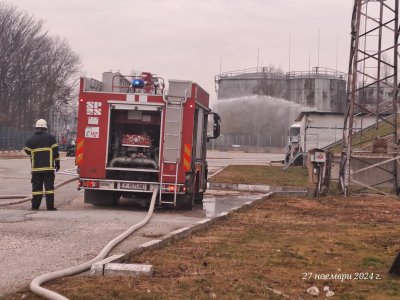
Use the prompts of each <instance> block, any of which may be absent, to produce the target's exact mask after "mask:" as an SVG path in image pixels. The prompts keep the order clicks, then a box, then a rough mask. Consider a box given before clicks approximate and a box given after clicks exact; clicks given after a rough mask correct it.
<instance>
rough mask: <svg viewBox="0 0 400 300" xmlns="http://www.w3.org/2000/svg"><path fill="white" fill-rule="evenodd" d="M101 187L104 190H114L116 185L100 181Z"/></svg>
mask: <svg viewBox="0 0 400 300" xmlns="http://www.w3.org/2000/svg"><path fill="white" fill-rule="evenodd" d="M100 187H101V188H103V189H113V188H114V184H113V183H112V182H101V181H100Z"/></svg>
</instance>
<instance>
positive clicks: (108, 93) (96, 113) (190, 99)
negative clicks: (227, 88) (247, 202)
mask: <svg viewBox="0 0 400 300" xmlns="http://www.w3.org/2000/svg"><path fill="white" fill-rule="evenodd" d="M210 115H212V116H213V118H210V119H212V122H213V125H212V126H213V130H212V133H213V134H212V135H211V136H207V132H208V131H207V127H208V123H209V122H208V117H209V116H210ZM219 123H220V117H219V115H218V114H216V113H214V112H211V110H210V108H209V95H208V94H207V92H205V91H204V90H203V89H202V88H201V87H200V86H199V85H198V84H196V83H194V82H191V81H182V80H170V81H169V84H168V93H166V88H165V85H164V80H163V79H162V78H160V77H156V76H154V75H153V74H151V73H147V72H146V73H141V74H140V75H135V76H125V75H121V74H120V73H113V72H105V73H103V80H102V81H98V80H94V79H89V78H81V79H80V93H79V110H78V131H77V142H76V158H75V159H76V165H77V167H78V172H79V187H80V188H81V189H84V201H85V203H92V204H97V205H116V204H117V203H118V201H119V199H120V197H121V196H124V197H131V196H141V197H142V198H148V199H150V196H151V194H152V192H153V189H154V187H155V186H158V187H159V198H158V201H159V204H160V205H162V204H169V205H173V206H175V207H178V208H182V209H191V208H192V207H193V205H194V203H195V201H199V202H201V201H202V199H203V193H204V192H205V190H206V188H207V161H206V151H207V149H206V143H207V141H208V140H209V139H214V138H217V137H218V136H219V132H220V124H219Z"/></svg>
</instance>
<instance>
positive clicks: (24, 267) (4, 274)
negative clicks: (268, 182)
mask: <svg viewBox="0 0 400 300" xmlns="http://www.w3.org/2000/svg"><path fill="white" fill-rule="evenodd" d="M209 157H210V158H209V160H208V161H209V166H210V169H211V170H213V171H214V172H215V171H217V170H219V169H221V168H223V167H224V166H226V165H228V164H268V163H269V162H270V161H274V160H279V159H282V158H283V155H268V154H245V153H240V152H216V151H211V152H210V153H209ZM61 168H62V170H61V172H59V173H57V175H56V183H58V182H61V181H64V180H66V179H68V178H71V176H73V173H74V159H73V158H62V161H61ZM213 171H211V172H210V173H212V172H213ZM30 189H31V185H30V171H29V160H28V159H27V158H18V159H2V158H1V157H0V191H1V192H0V194H1V195H29V194H30V192H31V191H30ZM255 197H259V195H254V194H243V193H241V194H240V193H238V192H228V191H208V192H207V193H206V195H205V199H204V201H203V206H198V207H195V208H194V209H193V210H192V211H175V210H171V209H169V210H168V209H156V211H155V213H154V215H153V217H152V219H151V220H150V222H149V223H148V224H147V225H146V226H145V227H143V228H142V229H140V230H139V231H137V232H135V233H134V234H132V235H131V236H130V237H129V238H128V239H127V240H125V241H124V242H122V243H121V244H119V245H118V246H117V247H116V248H115V249H114V250H113V251H112V253H124V252H127V251H129V250H130V249H132V248H133V247H134V246H137V245H140V244H142V243H144V242H148V241H150V240H153V239H154V238H157V237H160V236H163V235H165V234H168V233H169V232H171V231H174V230H177V229H180V228H182V227H186V226H189V225H192V224H194V223H196V222H198V221H200V220H203V219H205V218H210V217H213V216H215V215H216V214H218V213H220V212H224V211H228V210H229V209H230V208H232V207H234V206H240V205H241V204H242V203H245V202H247V201H249V200H252V199H255ZM0 201H2V200H1V199H0ZM55 203H56V207H57V208H58V209H59V210H58V211H55V212H53V211H50V212H48V211H46V210H45V200H44V199H43V201H42V206H41V210H39V211H37V212H36V211H35V212H32V211H31V210H30V202H27V203H22V204H17V205H12V206H5V207H0V295H3V294H5V293H8V292H12V291H15V290H17V289H20V288H22V287H26V286H28V285H29V283H30V282H31V281H32V280H33V279H34V278H35V277H37V276H39V275H42V274H44V273H47V272H51V271H56V270H60V269H63V268H67V267H71V266H75V265H78V264H80V263H83V262H86V261H88V260H90V259H92V258H94V257H95V256H96V255H97V254H98V253H99V251H100V250H101V249H102V248H103V247H104V246H105V245H106V244H107V243H108V242H109V241H110V240H112V239H113V238H114V237H116V236H117V235H119V234H120V233H122V232H123V231H125V230H126V229H127V228H128V227H130V226H132V225H133V224H136V223H137V222H139V221H140V220H142V219H143V218H144V216H145V214H146V212H147V208H146V207H145V206H144V205H143V203H142V201H140V199H138V200H137V201H132V200H127V199H123V200H122V201H121V203H120V205H119V206H118V207H113V208H106V207H99V206H93V205H88V204H84V203H83V192H82V191H77V186H76V184H75V183H71V184H69V185H67V186H64V187H62V188H60V189H58V190H57V191H56V201H55Z"/></svg>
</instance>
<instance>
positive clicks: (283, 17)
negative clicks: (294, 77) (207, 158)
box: [0, 0, 353, 99]
mask: <svg viewBox="0 0 400 300" xmlns="http://www.w3.org/2000/svg"><path fill="white" fill-rule="evenodd" d="M0 1H2V0H0ZM3 1H4V0H3ZM5 2H7V3H10V4H13V5H15V6H16V7H17V8H19V9H21V10H24V11H26V12H28V13H30V14H32V15H34V16H35V17H36V18H38V19H42V20H43V21H44V22H45V24H44V26H45V28H46V29H47V30H48V31H49V33H50V34H51V35H57V36H60V37H61V38H64V39H66V40H67V41H68V43H69V44H70V46H71V47H72V49H73V50H74V51H75V52H76V53H77V54H79V56H80V58H81V60H82V63H83V70H82V74H83V75H85V76H88V77H93V78H96V79H101V74H102V72H103V71H109V70H113V71H117V70H119V71H120V72H121V73H123V74H129V73H130V71H131V70H132V69H135V70H140V71H150V72H152V73H156V74H157V75H159V76H161V77H163V78H164V79H184V80H193V81H196V82H198V83H199V84H200V85H201V86H203V87H204V88H205V89H206V90H207V91H208V92H209V93H210V95H211V98H212V99H215V98H216V95H215V92H214V76H215V75H216V74H218V73H219V72H220V69H221V70H222V72H226V71H231V70H239V69H244V68H253V67H256V66H257V63H258V64H259V66H261V65H263V66H267V65H269V64H272V65H275V66H277V67H281V68H282V69H283V70H284V71H285V72H286V71H288V70H289V57H290V70H292V71H308V69H309V65H311V67H314V66H317V65H318V60H319V66H321V67H328V68H333V69H334V68H335V67H336V65H337V66H338V69H339V70H340V71H344V72H347V68H348V57H349V49H350V22H351V13H352V6H353V1H352V0H142V1H139V0H13V1H11V0H5ZM318 37H319V38H318ZM318 40H319V43H318ZM289 41H290V45H291V46H290V47H289ZM289 48H290V51H289ZM318 48H319V51H318ZM289 52H290V55H289ZM318 53H319V55H318Z"/></svg>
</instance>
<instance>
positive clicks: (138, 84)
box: [132, 79, 144, 88]
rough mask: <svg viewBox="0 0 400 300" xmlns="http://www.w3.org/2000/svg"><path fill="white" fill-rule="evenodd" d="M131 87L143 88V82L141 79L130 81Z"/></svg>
mask: <svg viewBox="0 0 400 300" xmlns="http://www.w3.org/2000/svg"><path fill="white" fill-rule="evenodd" d="M132 87H134V88H143V87H144V80H143V79H133V80H132Z"/></svg>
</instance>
